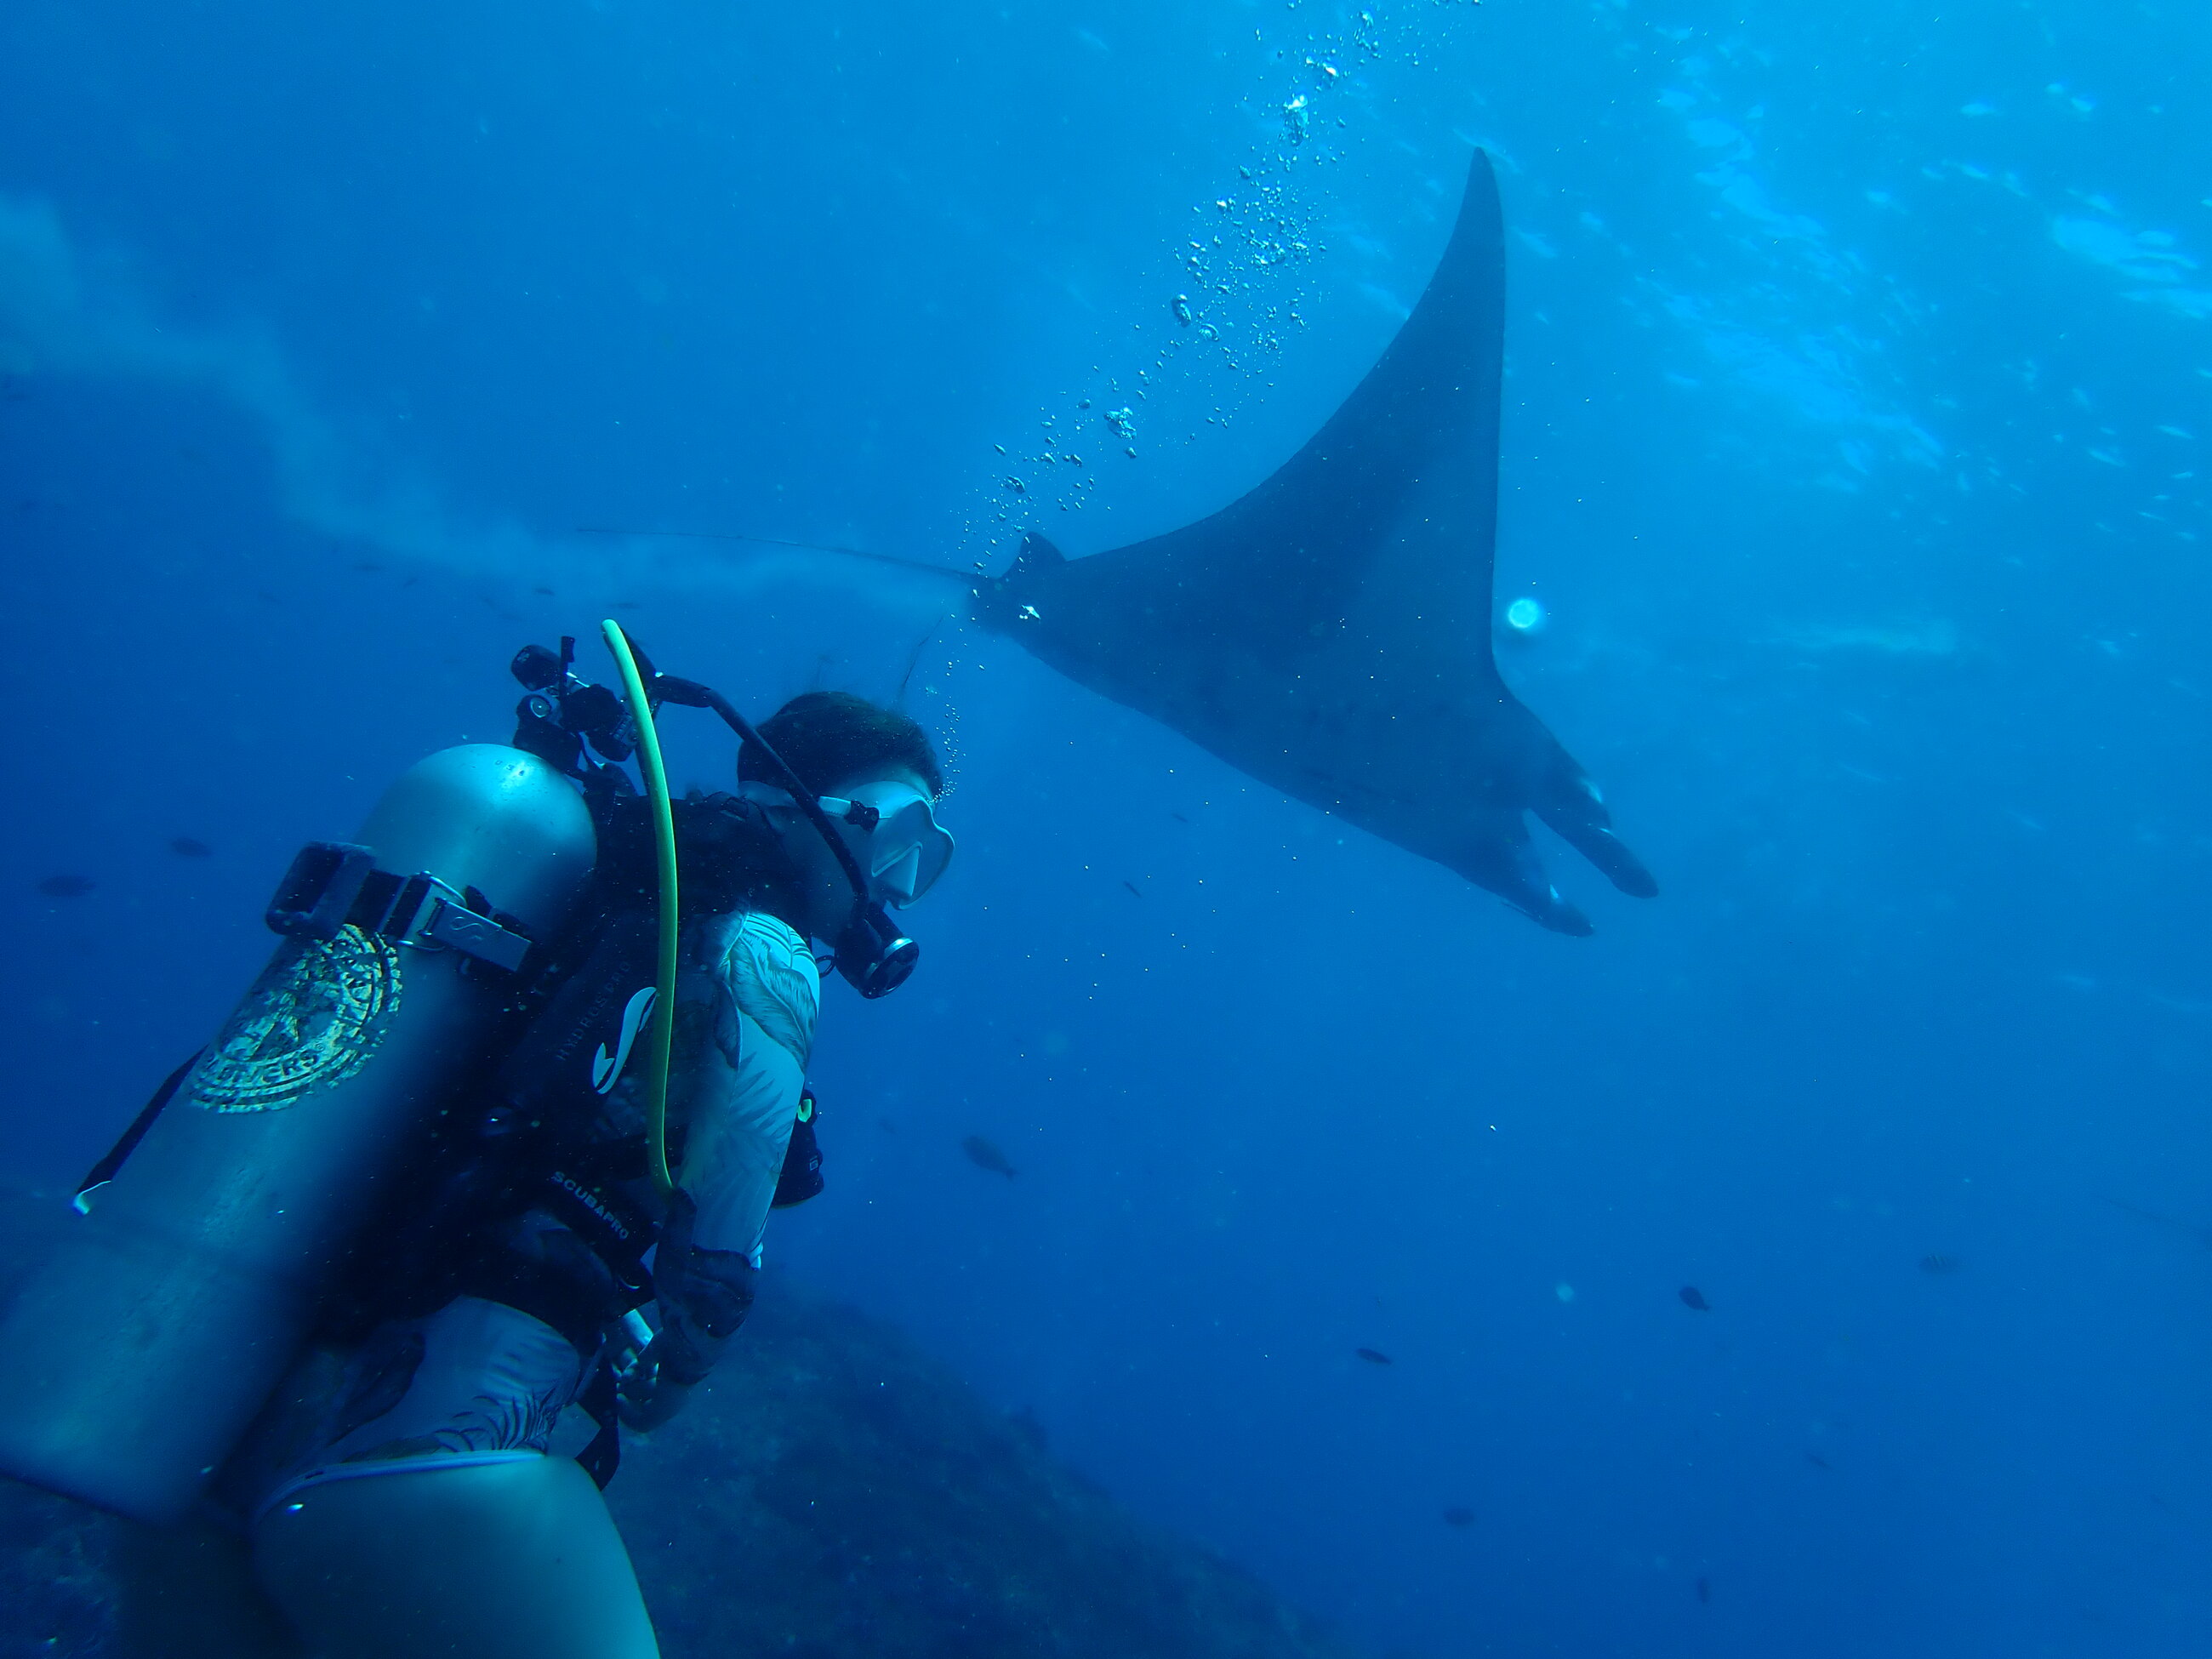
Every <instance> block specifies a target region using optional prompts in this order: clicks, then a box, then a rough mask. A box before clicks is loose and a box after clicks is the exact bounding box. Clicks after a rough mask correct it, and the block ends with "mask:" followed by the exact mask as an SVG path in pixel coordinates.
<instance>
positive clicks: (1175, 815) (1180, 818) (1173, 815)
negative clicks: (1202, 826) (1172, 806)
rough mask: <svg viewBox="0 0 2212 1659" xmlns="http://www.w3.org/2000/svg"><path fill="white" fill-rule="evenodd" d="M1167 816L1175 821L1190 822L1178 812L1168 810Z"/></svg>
mask: <svg viewBox="0 0 2212 1659" xmlns="http://www.w3.org/2000/svg"><path fill="white" fill-rule="evenodd" d="M1168 816H1169V817H1171V818H1173V819H1174V820H1175V821H1176V823H1189V822H1190V820H1189V819H1188V818H1187V817H1183V815H1182V813H1180V812H1170V813H1169V814H1168Z"/></svg>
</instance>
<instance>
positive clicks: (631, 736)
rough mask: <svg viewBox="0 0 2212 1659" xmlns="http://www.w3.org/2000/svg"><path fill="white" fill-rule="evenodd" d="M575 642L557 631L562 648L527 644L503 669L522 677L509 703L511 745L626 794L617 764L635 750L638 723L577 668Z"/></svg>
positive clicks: (626, 785) (626, 786)
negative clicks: (518, 694) (518, 696)
mask: <svg viewBox="0 0 2212 1659" xmlns="http://www.w3.org/2000/svg"><path fill="white" fill-rule="evenodd" d="M575 660H576V641H575V636H574V635H569V634H564V635H562V636H561V649H560V650H559V651H558V652H555V651H552V650H550V649H548V648H547V647H544V646H542V645H526V646H524V647H522V649H521V650H520V651H518V652H516V653H514V660H513V661H512V662H510V663H509V664H507V671H508V672H509V673H511V674H513V676H514V678H516V679H517V680H519V681H520V682H521V684H522V688H523V698H522V701H521V702H519V703H517V704H515V706H514V719H515V727H514V746H515V747H516V748H517V749H520V750H524V751H525V752H526V753H528V754H532V755H535V756H537V757H538V759H540V760H542V761H544V763H546V764H547V765H549V766H551V767H553V768H555V769H556V770H558V771H560V772H562V773H563V774H564V775H567V776H568V777H572V778H580V779H582V780H584V781H586V782H596V783H603V784H606V785H608V786H610V787H613V788H615V789H616V790H617V793H624V794H627V793H629V779H628V777H626V776H625V775H623V772H622V771H621V770H620V769H619V768H618V766H617V763H619V762H622V761H626V760H628V759H629V757H631V756H632V755H633V754H635V752H636V750H637V726H636V725H635V722H634V721H633V720H631V719H630V714H629V709H628V708H626V707H624V706H623V700H622V698H621V697H620V696H618V695H617V694H616V693H615V692H613V691H611V690H608V689H607V688H606V687H605V686H604V685H593V684H591V683H590V682H589V681H587V680H586V679H584V678H582V677H581V676H580V675H579V674H577V673H576V671H575V669H574V663H575Z"/></svg>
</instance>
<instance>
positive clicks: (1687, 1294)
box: [1674, 1285, 1713, 1313]
mask: <svg viewBox="0 0 2212 1659" xmlns="http://www.w3.org/2000/svg"><path fill="white" fill-rule="evenodd" d="M1674 1294H1675V1295H1677V1296H1679V1297H1681V1298H1682V1305H1683V1306H1684V1307H1686V1308H1687V1309H1689V1310H1691V1312H1692V1313H1711V1311H1712V1310H1713V1304H1711V1303H1710V1302H1708V1301H1706V1300H1705V1292H1704V1291H1701V1290H1699V1288H1698V1287H1697V1286H1696V1285H1683V1286H1682V1288H1681V1289H1680V1290H1679V1291H1675V1292H1674Z"/></svg>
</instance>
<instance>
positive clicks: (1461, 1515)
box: [1444, 1504, 1474, 1527]
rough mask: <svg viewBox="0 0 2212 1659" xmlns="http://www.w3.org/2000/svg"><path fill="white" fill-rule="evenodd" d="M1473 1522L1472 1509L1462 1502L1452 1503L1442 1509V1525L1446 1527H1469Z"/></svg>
mask: <svg viewBox="0 0 2212 1659" xmlns="http://www.w3.org/2000/svg"><path fill="white" fill-rule="evenodd" d="M1444 1525H1446V1526H1448V1527H1471V1526H1473V1525H1474V1510H1471V1509H1469V1508H1468V1507H1467V1505H1466V1504H1452V1505H1450V1506H1449V1508H1448V1509H1446V1510H1444Z"/></svg>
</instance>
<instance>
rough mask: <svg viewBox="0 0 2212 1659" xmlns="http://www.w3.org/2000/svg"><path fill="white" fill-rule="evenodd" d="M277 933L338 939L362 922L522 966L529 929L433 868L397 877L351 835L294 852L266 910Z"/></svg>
mask: <svg viewBox="0 0 2212 1659" xmlns="http://www.w3.org/2000/svg"><path fill="white" fill-rule="evenodd" d="M264 920H265V921H267V922H268V924H269V927H270V931H271V932H274V933H282V934H283V935H285V936H286V937H287V938H291V939H335V938H336V937H337V934H338V933H339V931H340V929H342V928H345V927H357V928H359V929H360V930H361V931H362V933H377V934H381V935H382V936H383V937H384V938H386V939H390V940H392V942H393V943H394V944H397V945H416V946H417V947H419V948H422V949H427V950H438V949H443V950H449V951H462V952H464V953H465V954H466V955H468V956H471V957H476V958H477V960H479V961H482V962H487V963H490V964H491V965H492V966H493V967H495V968H503V969H506V970H507V972H509V973H516V972H520V969H521V968H522V964H523V961H524V959H525V958H526V957H528V955H529V954H530V946H531V939H530V935H529V933H528V932H527V931H526V929H525V928H524V927H523V926H522V924H521V923H520V921H517V920H516V919H515V918H514V917H513V916H510V915H506V914H504V913H503V912H501V911H497V910H495V909H493V908H492V906H491V902H490V901H489V899H487V898H485V897H484V896H483V894H481V893H479V892H477V890H475V889H473V888H471V889H470V890H468V891H466V892H459V891H456V890H454V889H453V888H451V887H449V886H447V884H445V883H444V882H442V881H441V880H439V879H438V878H437V877H435V876H434V875H430V874H428V872H422V873H418V874H416V875H412V876H395V875H393V874H392V873H391V872H388V871H384V870H380V869H378V868H377V867H376V855H375V854H374V853H373V852H371V851H370V850H369V849H368V848H366V847H356V846H355V845H353V844H352V843H350V842H337V841H311V842H308V843H307V845H306V846H305V847H303V848H301V849H300V850H299V852H298V853H297V854H295V855H294V857H293V860H292V863H291V866H290V867H289V869H287V870H286V871H285V872H284V878H283V880H282V881H281V882H279V883H278V884H276V895H275V896H274V897H272V898H271V899H270V901H269V908H268V909H267V911H266V912H264Z"/></svg>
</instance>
